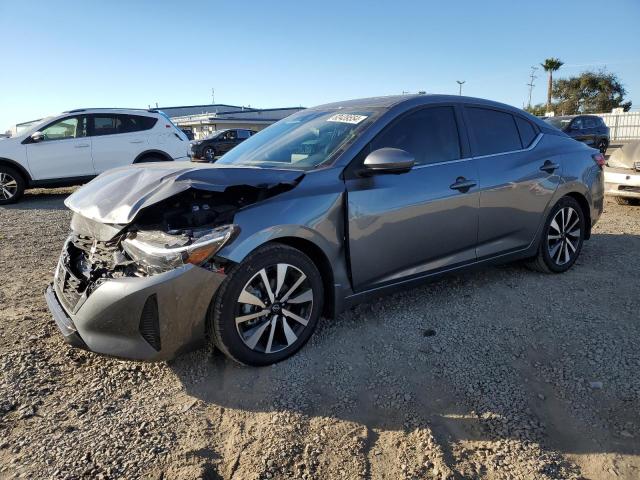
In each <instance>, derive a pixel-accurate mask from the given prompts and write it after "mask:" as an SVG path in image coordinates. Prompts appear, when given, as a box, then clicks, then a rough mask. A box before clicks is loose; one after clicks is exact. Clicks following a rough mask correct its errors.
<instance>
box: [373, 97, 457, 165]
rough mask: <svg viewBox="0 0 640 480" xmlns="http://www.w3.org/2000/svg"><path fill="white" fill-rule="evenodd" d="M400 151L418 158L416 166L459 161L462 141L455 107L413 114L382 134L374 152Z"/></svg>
mask: <svg viewBox="0 0 640 480" xmlns="http://www.w3.org/2000/svg"><path fill="white" fill-rule="evenodd" d="M380 148H399V149H402V150H405V151H406V152H409V153H410V154H412V155H413V157H414V158H415V162H416V163H415V164H416V165H427V164H430V163H438V162H446V161H450V160H458V159H459V158H460V138H459V136H458V125H457V122H456V117H455V112H454V110H453V107H430V108H424V109H421V110H418V111H417V112H413V113H409V114H408V115H406V116H404V117H402V118H401V119H400V120H398V121H396V122H395V123H393V124H392V125H391V126H389V127H387V128H386V129H385V130H383V131H382V133H380V134H379V135H378V136H377V137H376V138H375V139H373V141H372V142H371V144H370V151H374V150H378V149H380Z"/></svg>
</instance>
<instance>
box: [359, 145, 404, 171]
mask: <svg viewBox="0 0 640 480" xmlns="http://www.w3.org/2000/svg"><path fill="white" fill-rule="evenodd" d="M415 163H416V160H415V158H414V157H413V155H411V154H410V153H409V152H406V151H404V150H401V149H399V148H380V149H378V150H375V151H373V152H371V153H370V154H369V155H367V158H365V159H364V168H365V172H369V173H371V174H373V173H404V172H408V171H409V170H411V169H412V168H413V165H414V164H415Z"/></svg>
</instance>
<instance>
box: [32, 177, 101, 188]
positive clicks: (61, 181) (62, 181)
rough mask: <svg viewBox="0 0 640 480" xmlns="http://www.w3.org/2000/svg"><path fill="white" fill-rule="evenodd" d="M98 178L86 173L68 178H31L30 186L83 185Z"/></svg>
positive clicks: (57, 186)
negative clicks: (82, 175)
mask: <svg viewBox="0 0 640 480" xmlns="http://www.w3.org/2000/svg"><path fill="white" fill-rule="evenodd" d="M94 178H96V176H95V175H86V176H84V177H67V178H48V179H46V180H31V181H30V182H29V186H28V188H59V187H72V186H74V185H81V184H83V183H87V182H89V181H90V180H93V179H94Z"/></svg>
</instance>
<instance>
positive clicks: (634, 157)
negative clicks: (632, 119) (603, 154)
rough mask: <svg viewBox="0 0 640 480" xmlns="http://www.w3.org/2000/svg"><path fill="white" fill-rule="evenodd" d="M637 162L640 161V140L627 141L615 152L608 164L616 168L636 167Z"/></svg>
mask: <svg viewBox="0 0 640 480" xmlns="http://www.w3.org/2000/svg"><path fill="white" fill-rule="evenodd" d="M636 162H640V140H636V141H633V142H629V143H625V144H624V145H623V146H622V147H621V148H619V149H617V150H616V151H615V152H613V154H612V155H611V157H609V161H608V162H607V164H608V165H609V166H610V167H616V168H634V164H635V163H636Z"/></svg>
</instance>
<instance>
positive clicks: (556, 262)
mask: <svg viewBox="0 0 640 480" xmlns="http://www.w3.org/2000/svg"><path fill="white" fill-rule="evenodd" d="M585 231H586V224H585V215H584V212H583V211H582V207H580V204H579V203H578V202H577V200H575V199H574V198H572V197H562V198H561V199H560V200H559V201H558V203H556V205H555V206H554V207H553V208H552V209H551V212H549V216H548V217H547V220H546V222H545V223H544V228H543V229H542V238H541V239H540V245H539V247H538V253H537V255H536V256H535V257H534V258H533V259H531V260H530V261H529V262H527V266H528V267H529V268H530V269H532V270H535V271H537V272H542V273H563V272H566V271H567V270H569V269H570V268H571V267H572V266H573V264H574V263H575V262H576V260H577V259H578V257H579V256H580V251H581V250H582V244H583V242H584V235H585Z"/></svg>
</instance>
